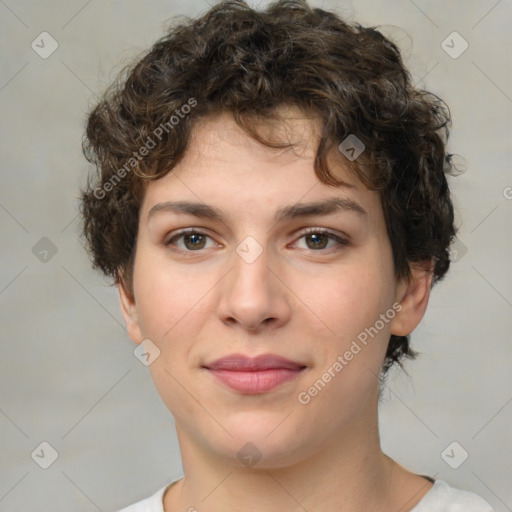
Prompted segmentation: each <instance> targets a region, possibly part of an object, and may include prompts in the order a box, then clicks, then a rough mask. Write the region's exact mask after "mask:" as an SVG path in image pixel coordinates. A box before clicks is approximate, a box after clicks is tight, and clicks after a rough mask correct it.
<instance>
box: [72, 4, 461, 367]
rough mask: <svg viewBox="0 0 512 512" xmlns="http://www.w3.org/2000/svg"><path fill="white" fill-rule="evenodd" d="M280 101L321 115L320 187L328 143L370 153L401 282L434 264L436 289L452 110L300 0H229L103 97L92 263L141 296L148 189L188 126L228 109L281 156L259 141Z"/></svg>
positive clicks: (370, 181) (447, 210) (358, 163)
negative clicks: (138, 273)
mask: <svg viewBox="0 0 512 512" xmlns="http://www.w3.org/2000/svg"><path fill="white" fill-rule="evenodd" d="M284 104H288V105H293V106H296V107H298V108H299V109H301V110H302V111H304V112H310V113H313V114H315V115H316V116H319V117H320V118H321V121H322V126H323V128H322V134H321V138H320V142H319V145H318V148H317V153H316V159H315V173H316V175H317V177H318V178H319V179H320V180H321V181H322V182H324V183H327V184H331V185H335V186H336V185H339V181H337V180H336V179H335V178H334V176H333V175H332V174H331V173H330V172H329V169H328V167H327V163H326V157H327V154H328V153H329V151H330V150H331V149H332V148H335V147H336V146H337V145H338V144H339V143H340V142H341V141H343V140H345V139H346V137H347V136H348V135H350V134H354V135H356V136H357V138H358V139H359V140H360V141H361V142H362V143H363V144H364V145H365V150H364V152H363V154H362V155H361V156H360V157H358V158H357V159H356V160H354V161H350V159H348V158H347V164H348V167H349V168H350V169H351V170H352V172H354V173H355V175H356V176H357V177H358V178H359V179H360V180H361V181H362V182H363V183H364V185H365V186H367V187H368V188H369V189H370V190H378V192H379V194H380V197H381V201H382V206H383V210H384V216H385V220H386V225H387V230H388V235H389V238H390V242H391V246H392V250H393V260H394V268H395V274H396V277H397V278H406V279H408V278H409V277H410V276H411V266H412V265H414V264H415V263H419V262H424V261H431V262H432V272H433V279H432V283H433V284H434V283H435V282H437V281H438V280H440V279H441V278H442V277H443V276H444V275H445V274H446V272H447V270H448V268H449V265H450V260H449V246H450V244H451V242H452V239H453V237H454V236H455V228H454V225H453V222H454V218H453V217H454V216H453V205H452V202H451V199H450V192H449V188H448V184H447V180H446V174H448V173H449V172H450V170H451V169H452V164H451V155H449V154H448V153H447V152H446V141H447V139H448V126H449V124H450V112H449V109H448V107H447V106H446V104H445V103H444V102H443V101H442V100H441V99H440V98H439V97H437V96H436V95H434V94H432V93H429V92H427V91H425V90H422V89H419V88H416V87H414V85H413V83H412V79H411V76H410V73H409V71H408V70H407V69H406V68H405V67H404V64H403V62H402V58H401V55H400V51H399V49H398V48H397V46H396V45H395V44H394V43H393V42H392V41H390V40H389V39H388V38H386V37H385V36H384V35H382V34H381V33H380V32H379V31H378V30H377V29H376V28H375V27H363V26H361V25H360V24H358V23H348V22H346V21H344V20H342V19H340V17H339V16H338V15H336V14H335V13H332V12H328V11H326V10H323V9H320V8H312V7H310V6H309V5H308V4H307V2H306V1H303V0H281V1H277V2H274V3H273V4H271V5H269V6H268V7H267V8H266V9H265V10H263V11H257V10H254V9H252V8H250V7H249V6H247V5H246V4H245V3H243V2H238V1H225V2H221V3H219V4H217V5H215V6H214V7H213V8H211V9H210V10H209V11H208V12H207V13H206V14H205V15H204V16H202V17H200V18H198V19H190V18H185V20H184V21H183V20H182V21H180V22H179V23H175V24H174V26H172V27H171V29H170V30H169V32H168V34H167V35H165V36H164V37H163V38H161V39H160V40H159V41H157V42H156V43H155V44H154V45H153V46H152V47H151V49H150V50H149V51H148V52H147V53H146V54H145V55H144V56H143V57H142V58H140V59H139V60H138V61H137V62H135V64H134V65H132V66H130V67H129V68H127V69H125V70H124V72H122V73H121V74H120V76H119V78H118V80H117V81H116V82H115V83H114V84H113V85H112V86H111V87H110V88H109V90H107V92H106V93H105V95H104V96H103V98H102V99H101V101H100V102H99V103H98V105H97V106H96V107H95V108H94V109H93V110H92V112H91V113H90V115H89V117H88V123H87V129H86V136H85V137H84V144H83V149H84V154H85V156H86V158H87V159H88V160H89V161H90V162H92V163H94V164H95V166H96V171H97V172H96V174H95V175H94V177H93V179H92V180H91V176H89V178H88V181H87V185H86V187H85V189H84V190H81V204H80V209H81V213H82V215H83V231H82V236H83V237H85V239H86V242H87V244H86V249H87V250H88V251H89V253H90V255H91V256H92V261H93V267H94V268H97V269H100V270H101V271H102V272H103V273H104V274H105V275H107V276H110V277H112V278H113V279H114V282H113V283H112V284H114V283H115V284H120V283H122V284H123V285H124V286H125V288H126V289H127V290H128V292H129V293H131V294H132V295H133V263H134V259H135V250H136V240H137V231H138V217H139V207H140V205H141V202H142V198H143V195H144V184H145V183H147V182H148V181H149V180H154V179H158V178H160V177H162V176H164V175H166V174H167V173H168V172H170V171H171V170H172V169H173V167H174V166H175V165H176V164H177V163H178V162H179V161H180V159H181V158H182V157H183V155H184V153H185V151H186V149H187V144H188V142H189V139H190V134H191V130H192V128H193V126H194V123H195V122H196V121H197V120H198V119H200V118H201V117H205V116H208V115H211V114H214V113H219V112H222V111H228V112H231V113H232V114H233V116H234V118H235V120H236V122H237V123H238V125H239V126H240V127H242V128H243V129H244V130H245V131H246V132H247V133H248V134H249V135H250V136H251V137H254V138H255V139H256V140H258V141H260V142H261V143H263V144H266V145H267V146H270V147H281V148H282V147H287V146H288V145H287V144H286V143H280V142H275V141H270V140H265V139H264V138H262V137H261V136H260V135H259V134H258V133H257V131H256V129H255V126H256V123H254V121H255V120H257V119H259V120H261V119H266V120H274V122H279V115H278V113H277V112H278V107H280V106H282V105H284ZM173 118H174V120H173ZM178 118H179V119H178ZM176 119H178V122H175V120H176ZM150 143H151V144H150ZM403 356H409V357H414V356H415V353H414V351H412V350H411V348H410V346H409V337H408V336H396V335H391V337H390V340H389V345H388V349H387V354H386V358H385V361H384V367H383V370H384V373H385V372H387V370H388V369H389V368H390V367H391V366H392V365H393V363H395V362H400V360H401V358H402V357H403Z"/></svg>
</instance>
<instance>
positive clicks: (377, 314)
mask: <svg viewBox="0 0 512 512" xmlns="http://www.w3.org/2000/svg"><path fill="white" fill-rule="evenodd" d="M292 114H293V111H292V112H291V113H290V114H289V115H290V118H289V120H288V122H287V125H286V126H281V127H280V128H279V130H277V129H276V128H275V127H274V128H272V127H268V128H267V129H268V131H267V132H264V133H263V134H264V135H267V136H268V135H270V136H271V137H276V136H279V137H287V139H286V140H289V139H291V140H292V141H293V142H294V143H295V146H294V149H287V150H276V149H271V148H268V147H266V146H263V145H261V144H259V143H258V142H257V141H255V140H253V139H251V138H250V137H248V136H247V135H246V134H245V133H244V132H243V131H242V130H241V129H239V128H238V127H237V125H236V124H235V122H234V121H233V120H232V118H231V117H230V115H228V114H222V115H219V116H217V117H213V118H208V119H206V120H204V121H202V122H201V123H200V124H197V125H196V127H195V128H194V131H193V136H192V139H191V144H190V146H189V149H188V151H187V153H186V154H185V156H184V158H183V160H182V161H181V162H180V163H179V164H178V165H177V166H176V167H175V168H174V169H173V170H172V171H171V172H169V173H168V174H167V175H166V176H164V177H163V178H161V179H159V180H156V181H153V182H150V183H149V185H148V186H147V190H146V193H145V197H144V200H143V204H142V206H141V209H140V218H139V232H138V240H137V247H136V258H135V266H134V299H133V300H131V298H130V297H129V295H128V294H126V292H125V291H124V289H123V288H122V287H121V288H120V296H121V303H122V311H123V315H124V317H125V320H126V323H127V326H128V330H129V333H130V336H131V338H132V339H133V340H134V341H135V342H136V343H140V342H141V341H142V340H144V339H149V340H151V343H152V345H148V347H149V346H151V347H153V348H152V349H151V350H153V351H154V353H158V351H156V349H155V348H154V347H157V348H158V350H159V355H158V357H157V358H156V359H155V360H154V362H152V363H151V365H150V366H149V368H150V371H151V375H152V378H153V380H154V383H155V385H156V388H157V390H158V392H159V394H160V396H161V398H162V400H163V402H164V403H165V404H166V406H167V407H168V409H169V410H170V411H171V413H172V414H173V416H174V419H175V423H176V428H177V431H178V435H179V437H180V443H182V442H183V443H188V445H189V446H193V447H195V448H196V449H200V450H202V451H203V452H205V453H206V452H207V453H209V454H210V455H215V456H218V457H221V458H222V459H225V460H226V461H228V462H229V463H232V464H241V462H240V461H239V460H238V459H237V452H238V451H239V450H240V449H241V448H242V447H243V446H244V445H245V444H246V443H248V442H250V443H252V444H253V445H255V446H256V447H257V449H258V450H259V452H261V453H262V454H263V459H262V460H261V462H260V463H259V467H265V466H266V467H276V466H279V465H284V464H290V463H294V462H298V461H299V460H300V459H301V458H302V457H307V456H308V454H313V453H315V452H317V451H319V450H321V449H322V448H325V447H327V446H330V445H332V444H334V443H337V442H340V440H341V439H342V438H343V439H344V438H346V436H347V435H348V434H350V435H356V434H355V433H356V432H360V430H361V426H362V425H363V426H364V425H369V424H372V422H373V420H374V419H375V418H376V410H377V397H378V385H379V381H378V375H379V373H380V369H381V366H382V362H383V359H384V356H385V352H386V346H387V342H388V339H389V336H390V333H391V332H394V333H395V334H402V332H401V331H403V332H404V333H406V332H405V331H409V332H410V330H412V328H411V327H414V326H415V324H416V323H417V322H418V321H419V318H421V315H422V313H423V311H422V308H421V307H419V308H418V305H417V304H416V306H415V307H416V309H414V308H411V307H409V306H408V305H407V304H408V301H410V300H412V299H410V297H414V296H415V293H416V295H417V289H418V287H417V285H416V288H414V286H413V285H411V284H408V285H407V284H405V283H401V282H397V281H396V280H395V277H394V269H393V261H392V251H391V246H390V242H389V239H388V236H387V232H386V225H385V222H384V218H383V212H382V207H381V204H380V199H379V196H378V195H377V193H376V192H371V191H369V190H367V189H366V188H365V187H364V186H363V185H362V184H361V183H360V182H359V181H358V180H357V179H356V178H355V177H354V176H353V175H352V174H351V173H350V172H348V171H347V169H345V168H344V160H343V159H344V157H343V155H341V153H339V154H338V155H336V154H333V155H331V156H330V160H329V163H330V167H331V168H332V169H333V170H335V174H336V176H337V177H339V178H342V179H343V180H344V182H345V185H344V186H340V187H333V186H329V185H326V184H323V183H322V182H321V181H319V179H318V178H317V177H316V175H315V173H314V170H313V168H314V155H315V150H316V146H317V143H318V138H317V137H318V135H317V134H318V133H319V132H320V124H319V122H318V121H316V120H311V119H305V118H301V117H300V115H299V114H298V113H295V116H293V115H292ZM262 130H263V128H262ZM271 130H274V131H273V132H272V133H270V131H271ZM175 202H181V203H182V205H181V207H180V208H178V207H176V205H174V206H173V205H172V204H171V203H175ZM184 203H188V205H185V204H184ZM192 203H193V204H195V205H196V206H193V205H192ZM312 203H314V204H315V205H316V206H311V204H312ZM197 204H199V206H197ZM306 205H309V206H306ZM184 229H185V230H188V231H189V232H188V233H182V230H184ZM191 230H192V231H193V232H194V233H195V234H191V233H190V231H191ZM411 286H413V288H411ZM420 288H421V287H420ZM425 288H426V287H425ZM415 290H416V291H415ZM424 293H426V292H424ZM402 301H403V304H402V306H400V305H399V304H400V302H402ZM416 302H419V300H416ZM423 302H424V301H423ZM422 304H423V303H422ZM424 305H425V306H426V304H424ZM420 310H421V311H420ZM411 311H412V312H411ZM145 343H147V342H145ZM151 350H150V352H151ZM155 351H156V352H155ZM269 354H270V355H273V356H279V357H281V358H286V359H287V360H289V361H290V362H292V363H294V364H292V365H288V366H287V365H286V364H281V363H282V361H280V362H276V359H274V360H272V359H270V360H269V359H267V360H266V363H267V365H266V366H267V368H264V367H265V364H264V363H265V361H264V360H263V359H260V360H259V362H260V363H262V364H263V366H260V367H257V368H254V367H253V368H251V369H252V370H255V369H256V370H258V371H252V372H249V371H247V368H245V369H244V371H234V370H235V368H234V367H233V366H231V367H229V363H230V361H229V360H228V361H227V362H226V361H225V362H226V364H228V367H227V368H226V367H221V369H217V370H215V365H214V363H215V362H216V361H218V360H219V359H221V358H224V357H226V356H231V355H239V356H240V355H243V356H246V357H247V358H255V357H257V356H260V355H269ZM245 362H247V361H245ZM231 363H233V361H231ZM249 363H250V359H249ZM222 368H224V369H222ZM238 370H240V368H238ZM198 447H199V448H198Z"/></svg>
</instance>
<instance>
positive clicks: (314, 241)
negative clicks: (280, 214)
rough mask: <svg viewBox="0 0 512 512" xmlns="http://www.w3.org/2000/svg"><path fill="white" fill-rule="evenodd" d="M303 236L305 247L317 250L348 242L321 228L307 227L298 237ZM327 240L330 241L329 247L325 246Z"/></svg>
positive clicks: (343, 244)
mask: <svg viewBox="0 0 512 512" xmlns="http://www.w3.org/2000/svg"><path fill="white" fill-rule="evenodd" d="M302 238H304V239H305V240H306V247H305V249H310V250H313V251H318V250H322V249H326V248H327V249H331V248H332V247H333V246H334V247H336V246H346V245H348V244H349V242H348V240H346V239H345V238H342V237H340V236H339V235H336V234H335V233H332V232H331V231H328V230H326V229H323V228H309V229H307V230H306V231H304V232H303V233H302V236H301V237H300V238H299V239H298V240H301V239H302ZM329 242H332V244H331V246H330V247H327V246H328V244H329Z"/></svg>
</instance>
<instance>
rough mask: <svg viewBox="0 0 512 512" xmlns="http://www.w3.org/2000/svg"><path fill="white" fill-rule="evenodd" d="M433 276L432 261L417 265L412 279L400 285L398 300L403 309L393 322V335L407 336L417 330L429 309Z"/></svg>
mask: <svg viewBox="0 0 512 512" xmlns="http://www.w3.org/2000/svg"><path fill="white" fill-rule="evenodd" d="M432 274H433V261H432V260H428V261H425V262H420V263H416V264H414V267H412V266H411V277H410V279H409V280H404V281H401V282H400V283H399V284H398V287H397V297H396V300H397V302H399V303H400V305H401V306H402V309H401V310H400V311H399V312H398V313H397V314H396V316H395V317H394V318H393V320H392V321H391V334H395V335H397V336H407V335H408V334H410V333H411V332H412V331H414V329H416V327H417V326H418V324H419V323H420V321H421V319H422V318H423V315H424V314H425V310H426V309H427V305H428V299H429V297H430V289H431V286H432Z"/></svg>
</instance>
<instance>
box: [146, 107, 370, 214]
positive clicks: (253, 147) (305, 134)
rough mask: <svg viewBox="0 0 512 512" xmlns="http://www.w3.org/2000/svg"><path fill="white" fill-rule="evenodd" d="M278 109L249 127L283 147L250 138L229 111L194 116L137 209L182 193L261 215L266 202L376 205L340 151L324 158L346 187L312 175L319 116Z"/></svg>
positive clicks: (273, 205) (271, 205)
mask: <svg viewBox="0 0 512 512" xmlns="http://www.w3.org/2000/svg"><path fill="white" fill-rule="evenodd" d="M280 114H281V115H282V116H283V120H282V121H277V122H276V121H274V120H272V121H270V122H268V121H264V120H262V121H259V122H258V121H257V120H255V121H254V124H253V125H252V126H253V127H254V128H255V129H256V130H257V133H258V134H259V135H261V136H262V138H264V139H265V140H268V141H271V142H273V143H286V144H288V145H289V147H286V148H271V147H269V146H267V145H264V144H262V143H260V142H259V141H257V140H255V139H254V138H252V137H250V136H249V135H248V134H247V133H246V132H245V131H244V130H243V129H242V128H241V127H239V126H238V125H237V124H236V122H235V120H234V118H233V116H232V115H231V114H230V113H227V112H223V113H220V114H217V115H215V116H211V117H206V118H203V119H201V120H199V121H198V122H197V124H196V125H195V126H194V127H193V129H192V133H191V136H190V140H189V144H188V147H187V150H186V152H185V154H184V156H183V158H182V160H181V161H180V162H179V163H178V164H177V165H176V166H175V167H174V168H173V169H172V170H171V171H170V172H169V173H167V174H166V175H165V176H163V177H162V178H160V179H158V180H154V181H151V182H149V184H148V185H147V189H146V193H145V197H144V202H143V208H142V209H141V210H142V211H141V215H142V216H143V217H147V215H148V213H149V211H150V210H151V209H152V208H154V206H155V205H156V204H157V203H161V202H165V201H176V200H182V199H186V200H189V201H194V202H196V203H198V202H199V203H201V202H203V203H205V204H210V205H216V206H217V207H218V208H220V209H226V210H229V209H230V208H232V209H233V210H234V211H238V213H240V211H249V210H250V211H252V212H260V213H262V211H263V210H264V209H265V208H267V209H271V210H272V211H273V212H275V211H277V210H278V209H281V210H282V208H283V207H285V206H287V205H291V204H295V203H299V202H301V203H302V202H313V201H319V200H322V199H332V198H333V197H343V198H345V199H347V200H353V201H357V202H358V203H359V204H360V205H361V208H362V209H364V210H366V211H371V210H373V209H374V207H375V204H374V202H375V199H374V198H373V199H372V197H371V194H374V193H371V194H370V193H369V191H368V190H367V189H366V187H365V186H364V185H363V184H362V183H361V182H360V181H359V180H358V179H357V178H356V177H355V176H354V174H353V173H352V172H351V171H350V170H349V168H348V167H347V164H346V162H345V157H344V156H343V155H341V153H339V151H337V150H336V151H334V152H333V153H332V154H330V155H329V156H328V164H329V168H330V169H331V172H332V174H334V175H335V176H336V178H337V179H341V180H343V182H344V183H345V185H343V186H340V187H333V186H331V185H327V184H325V183H323V182H322V181H320V180H319V178H318V176H317V175H316V174H315V170H314V166H315V157H316V151H317V147H318V143H319V140H320V134H321V131H322V124H321V120H320V119H319V118H315V117H312V116H306V115H305V114H304V113H302V112H301V111H299V110H298V109H295V108H291V107H283V108H282V110H281V112H280ZM228 213H229V212H228Z"/></svg>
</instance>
